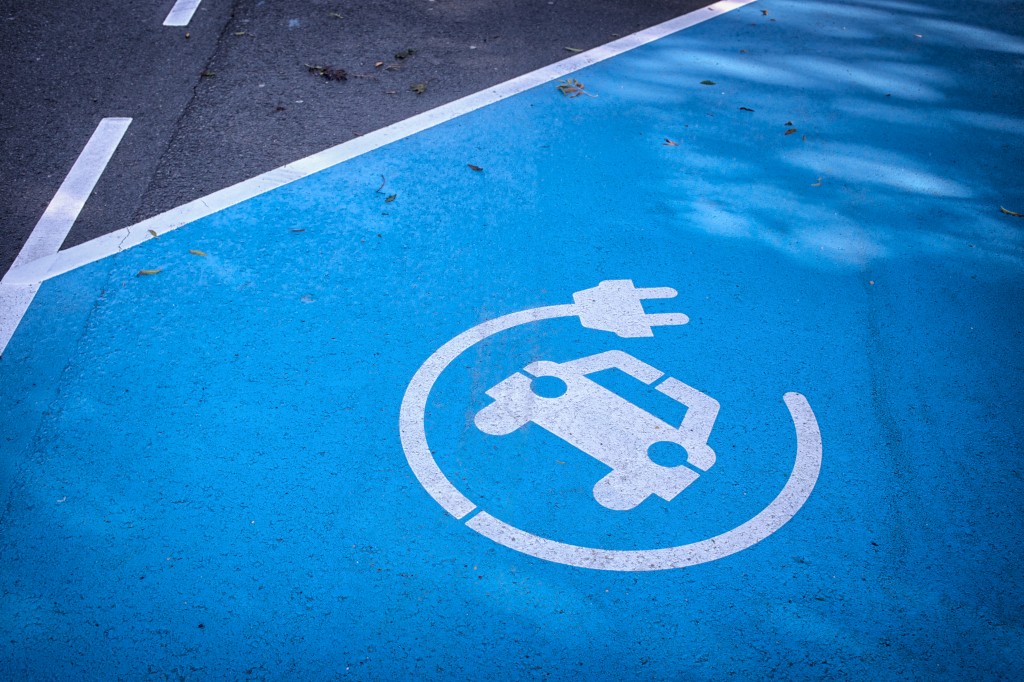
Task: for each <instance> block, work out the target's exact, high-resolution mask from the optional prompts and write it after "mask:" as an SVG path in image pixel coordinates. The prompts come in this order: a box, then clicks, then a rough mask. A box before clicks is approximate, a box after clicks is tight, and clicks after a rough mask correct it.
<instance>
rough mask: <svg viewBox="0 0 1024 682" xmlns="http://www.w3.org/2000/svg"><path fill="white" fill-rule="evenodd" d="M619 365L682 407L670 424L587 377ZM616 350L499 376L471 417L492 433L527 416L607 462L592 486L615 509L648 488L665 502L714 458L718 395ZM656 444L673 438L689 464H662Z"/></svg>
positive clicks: (642, 496) (630, 504) (633, 502)
mask: <svg viewBox="0 0 1024 682" xmlns="http://www.w3.org/2000/svg"><path fill="white" fill-rule="evenodd" d="M613 368H614V369H618V370H620V371H622V372H625V373H626V374H628V375H630V376H631V377H633V378H635V379H638V380H639V381H641V382H643V383H644V384H647V385H653V386H654V388H655V390H657V391H659V392H661V393H663V394H665V395H667V396H668V397H670V398H672V399H673V400H675V401H677V402H679V403H681V404H682V405H684V406H686V408H687V411H686V415H685V416H684V418H683V421H682V423H681V424H679V425H678V426H673V425H671V424H669V423H667V422H665V421H663V420H661V419H659V418H658V417H656V416H654V415H652V414H650V413H649V412H647V411H646V410H643V409H642V408H640V407H638V406H637V405H634V404H633V403H631V402H629V401H627V400H626V399H625V398H623V397H621V396H619V395H618V394H616V393H613V392H612V391H609V390H608V389H606V388H604V387H603V386H601V385H600V384H598V383H597V382H595V381H593V380H592V379H590V378H588V376H587V375H588V374H593V373H595V372H600V371H603V370H607V369H613ZM663 377H664V373H663V372H661V371H660V370H658V369H656V368H654V367H652V366H650V365H648V364H647V363H645V362H643V361H641V360H638V359H637V358H635V357H633V356H632V355H629V354H628V353H625V352H623V351H619V350H611V351H606V352H604V353H598V354H596V355H588V356H586V357H582V358H579V359H576V360H570V361H567V362H561V363H559V362H551V361H547V360H540V361H537V362H533V363H530V364H529V365H527V366H526V367H525V368H524V369H523V370H522V371H521V372H516V373H515V374H513V375H512V376H510V377H508V378H507V379H504V380H503V381H501V382H499V383H498V384H496V385H495V386H493V387H492V388H491V389H490V390H488V391H487V395H488V396H489V397H491V398H493V400H494V402H492V403H491V404H490V405H487V406H486V407H484V408H483V409H482V410H480V411H479V412H478V413H477V414H476V417H475V419H474V422H475V424H476V426H477V428H479V429H480V430H481V431H483V432H484V433H486V434H489V435H494V436H504V435H508V434H510V433H512V432H514V431H516V430H517V429H519V428H521V427H522V426H524V425H525V424H527V423H528V422H533V423H534V424H537V425H538V426H540V427H541V428H543V429H544V430H546V431H548V432H550V433H552V434H554V435H555V436H558V437H559V438H561V439H562V440H564V441H566V442H567V443H569V444H570V445H573V446H574V447H576V448H578V449H579V450H582V451H583V452H585V453H586V454H588V455H590V456H591V457H593V458H595V459H597V460H598V461H600V462H603V463H604V464H605V465H606V466H608V467H609V468H611V472H610V473H608V474H607V475H606V476H604V477H603V478H601V479H600V480H599V481H598V482H597V484H596V485H595V486H594V491H593V492H594V499H595V500H596V501H597V502H598V503H599V504H601V505H602V506H604V507H606V508H608V509H613V510H617V511H625V510H629V509H633V508H634V507H636V506H637V505H639V504H640V503H641V502H643V501H644V500H646V499H647V498H648V497H650V496H651V495H657V496H658V497H660V498H662V499H663V500H666V501H670V500H672V499H673V498H674V497H675V496H676V495H678V494H679V493H680V492H682V491H683V490H685V489H686V488H687V487H688V486H689V485H690V484H691V483H693V482H694V481H695V480H697V478H698V477H699V476H700V474H701V473H702V472H704V471H707V470H708V469H710V468H711V466H712V465H713V464H714V463H715V452H714V450H712V449H711V447H710V446H709V445H708V438H709V437H710V435H711V430H712V428H713V427H714V424H715V419H716V418H717V417H718V409H719V405H718V401H717V400H715V399H714V398H711V397H710V396H708V395H706V394H704V393H702V392H700V391H698V390H697V389H695V388H693V387H692V386H688V385H687V384H684V383H683V382H681V381H679V380H678V379H674V378H672V377H667V378H663ZM658 443H675V444H676V445H679V446H681V447H682V448H683V449H685V451H686V463H685V464H679V465H677V466H662V465H660V464H658V463H656V462H655V461H653V460H652V459H651V457H650V455H649V450H650V448H651V447H652V446H654V445H656V444H658Z"/></svg>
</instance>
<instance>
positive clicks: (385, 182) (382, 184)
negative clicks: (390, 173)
mask: <svg viewBox="0 0 1024 682" xmlns="http://www.w3.org/2000/svg"><path fill="white" fill-rule="evenodd" d="M386 184H388V181H387V180H385V179H384V176H383V175H382V176H380V187H378V188H377V194H384V192H381V190H382V189H384V185H386Z"/></svg>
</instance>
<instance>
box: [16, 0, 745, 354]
mask: <svg viewBox="0 0 1024 682" xmlns="http://www.w3.org/2000/svg"><path fill="white" fill-rule="evenodd" d="M756 1H757V0H722V2H716V3H715V4H713V5H709V6H708V7H703V8H701V9H699V10H695V11H693V12H690V13H689V14H684V15H683V16H681V17H676V18H675V19H671V20H669V21H666V22H664V23H662V24H658V25H657V26H652V27H651V28H648V29H645V30H643V31H639V32H638V33H634V34H632V35H628V36H626V37H624V38H620V39H619V40H616V41H614V42H611V43H608V44H607V45H602V46H600V47H596V48H594V49H593V50H589V51H587V52H583V53H581V54H578V55H575V56H573V57H569V58H568V59H565V60H563V61H560V62H557V63H555V64H552V65H550V66H546V67H544V68H542V69H538V70H536V71H532V72H530V73H527V74H525V75H522V76H519V77H517V78H513V79H512V80H509V81H505V82H504V83H501V84H499V85H496V86H494V87H491V88H487V89H486V90H481V91H480V92H477V93H474V94H472V95H469V96H467V97H463V98H462V99H459V100H456V101H454V102H450V103H449V104H445V105H443V106H440V107H438V108H436V109H431V110H430V111H426V112H424V113H422V114H419V115H417V116H413V117H412V118H408V119H406V120H404V121H399V122H398V123H395V124H393V125H390V126H388V127H386V128H381V129H380V130H377V131H374V132H372V133H369V134H367V135H364V136H363V137H360V138H357V139H355V140H351V141H349V142H344V143H342V144H339V145H337V146H335V147H331V148H330V149H326V150H324V151H322V152H319V153H317V154H313V155H312V156H307V157H306V158H304V159H299V160H298V161H293V162H292V163H289V164H287V165H285V166H281V167H280V168H275V169H274V170H272V171H268V172H266V173H263V174H262V175H257V176H256V177H254V178H251V179H249V180H246V181H244V182H240V183H238V184H237V185H232V186H231V187H227V188H225V189H222V190H220V191H218V192H214V193H213V194H209V195H207V196H205V197H203V198H201V199H196V200H195V201H191V202H189V203H187V204H184V205H182V206H179V207H178V208H174V209H171V210H170V211H167V212H165V213H161V214H160V215H157V216H153V217H152V218H149V219H147V220H144V221H142V222H140V223H136V224H135V225H132V226H130V227H126V228H124V229H121V230H118V231H117V232H112V233H110V234H107V235H104V236H102V237H97V238H96V239H93V240H91V241H88V242H85V243H84V244H79V245H78V246H74V247H71V248H69V249H65V250H63V251H58V252H56V253H51V254H47V255H42V256H40V257H39V258H37V259H35V260H32V261H31V262H24V263H16V264H15V266H12V268H11V270H10V271H9V272H8V273H7V275H6V276H5V277H4V279H3V281H4V282H6V283H9V284H10V286H21V287H28V288H31V287H33V286H34V287H36V288H38V285H39V284H40V283H42V282H43V281H45V280H47V279H49V278H51V277H56V276H57V275H61V274H64V273H66V272H70V271H72V270H75V269H76V268H80V267H82V266H83V265H88V264H89V263H93V262H95V261H98V260H100V259H102V258H106V257H107V256H112V255H114V254H116V253H119V252H120V251H124V250H125V249H129V248H131V247H133V246H138V245H139V244H142V243H143V242H146V241H148V240H150V239H152V238H153V234H152V233H151V232H150V230H152V231H153V232H155V233H156V234H157V235H161V234H164V233H166V232H170V231H171V230H175V229H177V228H179V227H182V226H183V225H187V224H188V223H191V222H194V221H196V220H199V219H200V218H205V217H206V216H208V215H211V214H213V213H217V212H218V211H222V210H224V209H226V208H229V207H231V206H234V205H235V204H239V203H241V202H243V201H245V200H247V199H251V198H253V197H255V196H258V195H260V194H263V193H264V192H269V191H270V190H272V189H276V188H278V187H281V186H283V185H287V184H288V183H291V182H294V181H296V180H299V179H301V178H304V177H307V176H309V175H313V174H314V173H318V172H320V171H322V170H324V169H326V168H330V167H331V166H335V165H337V164H339V163H342V162H343V161H348V160H349V159H352V158H354V157H357V156H360V155H362V154H365V153H367V152H370V151H373V150H374V149H378V148H380V147H383V146H385V145H388V144H391V143H392V142H396V141H398V140H401V139H403V138H406V137H409V136H410V135H414V134H416V133H418V132H421V131H423V130H426V129H428V128H432V127H434V126H436V125H440V124H441V123H445V122H446V121H450V120H452V119H454V118H457V117H459V116H462V115H463V114H468V113H470V112H472V111H476V110H477V109H481V108H483V107H485V106H487V105H489V104H494V103H495V102H500V101H501V100H503V99H506V98H508V97H511V96H513V95H516V94H518V93H520V92H524V91H526V90H529V89H530V88H533V87H536V86H538V85H543V84H545V83H549V82H551V81H553V80H556V79H558V78H564V77H565V76H567V75H569V74H570V73H573V72H575V71H579V70H580V69H583V68H586V67H588V66H590V65H592V64H597V63H598V62H602V61H604V60H606V59H610V58H612V57H616V56H618V55H620V54H623V53H625V52H629V51H630V50H633V49H636V48H638V47H641V46H643V45H646V44H648V43H651V42H654V41H655V40H659V39H661V38H664V37H665V36H668V35H671V34H673V33H677V32H679V31H682V30H684V29H687V28H690V27H692V26H696V25H697V24H701V23H703V22H705V21H707V20H709V19H714V18H715V17H719V16H721V15H723V14H726V13H728V12H731V11H733V10H735V9H739V8H740V7H743V6H745V5H749V4H751V3H753V2H756ZM190 3H194V5H195V6H198V4H199V2H198V0H179V2H178V4H180V5H186V4H190ZM195 6H193V7H192V10H191V11H195ZM177 8H178V5H175V10H176V9H177ZM175 10H172V11H171V14H172V15H173V14H174V11H175ZM189 16H191V13H190V15H189ZM170 20H171V16H170V15H168V17H167V21H170ZM165 25H166V22H165ZM32 295H33V296H34V295H35V294H34V291H33V294H32ZM8 300H9V299H8V297H6V296H0V353H2V352H3V348H4V347H5V346H6V343H7V340H9V339H10V335H11V334H13V333H14V326H16V325H17V324H18V322H19V321H20V320H21V316H22V315H23V314H24V312H25V308H27V304H25V307H24V308H20V312H18V311H16V310H9V309H8V307H7V305H8V304H7V301H8ZM19 300H20V299H19ZM29 301H31V297H30V298H29ZM20 305H21V304H20V303H17V304H16V305H15V308H18V306H20ZM5 334H6V338H5V336H4V335H5Z"/></svg>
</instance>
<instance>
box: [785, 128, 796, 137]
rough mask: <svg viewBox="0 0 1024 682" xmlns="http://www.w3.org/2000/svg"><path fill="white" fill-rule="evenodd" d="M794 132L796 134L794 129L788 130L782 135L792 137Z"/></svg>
mask: <svg viewBox="0 0 1024 682" xmlns="http://www.w3.org/2000/svg"><path fill="white" fill-rule="evenodd" d="M795 132H796V128H790V129H789V130H787V131H786V132H785V133H783V135H792V134H793V133H795Z"/></svg>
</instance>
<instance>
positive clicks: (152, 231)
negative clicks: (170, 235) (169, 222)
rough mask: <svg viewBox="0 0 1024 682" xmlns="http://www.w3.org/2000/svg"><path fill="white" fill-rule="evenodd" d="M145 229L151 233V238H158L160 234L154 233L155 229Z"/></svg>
mask: <svg viewBox="0 0 1024 682" xmlns="http://www.w3.org/2000/svg"><path fill="white" fill-rule="evenodd" d="M146 231H147V232H149V233H150V234H151V235H153V239H160V235H158V234H157V233H156V230H146Z"/></svg>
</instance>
